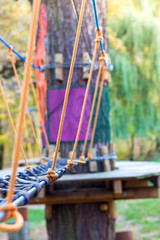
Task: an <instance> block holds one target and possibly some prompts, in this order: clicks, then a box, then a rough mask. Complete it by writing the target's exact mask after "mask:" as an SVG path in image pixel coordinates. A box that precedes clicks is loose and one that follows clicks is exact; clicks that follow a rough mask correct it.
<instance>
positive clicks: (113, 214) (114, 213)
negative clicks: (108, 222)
mask: <svg viewBox="0 0 160 240" xmlns="http://www.w3.org/2000/svg"><path fill="white" fill-rule="evenodd" d="M109 215H110V218H111V219H114V220H116V218H117V211H116V204H115V202H114V201H109Z"/></svg>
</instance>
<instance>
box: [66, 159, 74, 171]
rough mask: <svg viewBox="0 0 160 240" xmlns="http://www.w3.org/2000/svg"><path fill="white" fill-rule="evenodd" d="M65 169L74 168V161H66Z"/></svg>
mask: <svg viewBox="0 0 160 240" xmlns="http://www.w3.org/2000/svg"><path fill="white" fill-rule="evenodd" d="M67 167H68V169H69V170H71V169H72V168H73V167H74V161H73V160H70V159H69V160H68V161H67Z"/></svg>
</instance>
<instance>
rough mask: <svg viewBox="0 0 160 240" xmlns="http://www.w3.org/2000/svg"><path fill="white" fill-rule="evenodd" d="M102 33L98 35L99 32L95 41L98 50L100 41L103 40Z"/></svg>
mask: <svg viewBox="0 0 160 240" xmlns="http://www.w3.org/2000/svg"><path fill="white" fill-rule="evenodd" d="M102 39H103V38H102V35H98V34H97V37H96V39H95V40H94V41H95V42H96V50H98V49H99V43H100V41H102Z"/></svg>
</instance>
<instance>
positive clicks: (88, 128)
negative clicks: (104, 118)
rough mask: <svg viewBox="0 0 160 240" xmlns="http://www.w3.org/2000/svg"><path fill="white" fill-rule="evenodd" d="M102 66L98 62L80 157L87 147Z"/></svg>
mask: <svg viewBox="0 0 160 240" xmlns="http://www.w3.org/2000/svg"><path fill="white" fill-rule="evenodd" d="M102 65H103V63H102V61H100V66H99V71H98V76H97V80H96V86H95V90H94V95H93V100H92V107H91V112H90V117H89V121H88V126H87V132H86V136H85V141H84V144H83V150H82V153H81V156H82V157H83V156H84V155H85V150H86V146H87V141H88V135H89V131H90V127H91V121H92V116H93V111H94V106H95V102H96V96H97V91H98V86H99V80H100V76H101V71H102Z"/></svg>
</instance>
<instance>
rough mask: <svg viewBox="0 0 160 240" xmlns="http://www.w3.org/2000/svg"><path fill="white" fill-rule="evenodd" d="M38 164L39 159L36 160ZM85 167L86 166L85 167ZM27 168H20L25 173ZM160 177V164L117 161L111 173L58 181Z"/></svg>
mask: <svg viewBox="0 0 160 240" xmlns="http://www.w3.org/2000/svg"><path fill="white" fill-rule="evenodd" d="M35 161H36V162H37V159H36V160H35ZM84 167H85V166H84ZM24 169H25V167H19V168H18V171H23V170H24ZM11 172H12V170H11V168H7V169H3V170H0V177H5V175H8V174H11ZM152 176H160V163H158V162H146V161H145V162H138V161H116V169H115V170H114V171H110V172H98V173H86V174H67V175H63V176H62V177H61V178H60V179H58V182H59V183H64V182H80V181H82V180H83V181H103V180H107V179H108V180H116V179H121V180H123V179H134V178H137V179H143V178H146V177H152Z"/></svg>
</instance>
